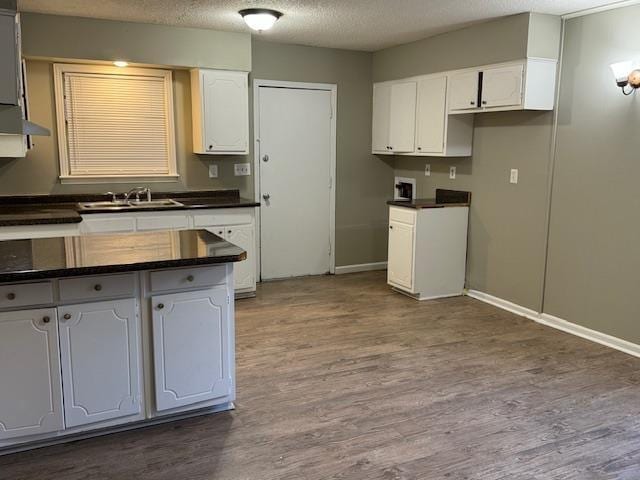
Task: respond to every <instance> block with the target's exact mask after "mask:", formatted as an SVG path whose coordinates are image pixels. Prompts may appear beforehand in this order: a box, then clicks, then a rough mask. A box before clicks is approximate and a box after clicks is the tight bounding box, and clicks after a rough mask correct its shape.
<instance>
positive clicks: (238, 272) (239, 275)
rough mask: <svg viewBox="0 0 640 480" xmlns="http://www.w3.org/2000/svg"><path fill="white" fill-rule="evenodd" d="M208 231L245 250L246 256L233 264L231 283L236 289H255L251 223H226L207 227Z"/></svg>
mask: <svg viewBox="0 0 640 480" xmlns="http://www.w3.org/2000/svg"><path fill="white" fill-rule="evenodd" d="M209 231H211V232H212V233H215V234H216V235H218V236H219V237H222V238H224V239H225V240H227V241H228V242H230V243H233V244H234V245H236V246H238V247H240V248H242V249H243V250H244V251H245V252H247V258H246V259H245V260H242V261H241V262H236V263H234V264H233V285H234V287H235V289H236V290H255V288H256V257H255V244H256V239H255V235H254V233H255V228H254V226H253V225H228V226H220V227H214V228H209Z"/></svg>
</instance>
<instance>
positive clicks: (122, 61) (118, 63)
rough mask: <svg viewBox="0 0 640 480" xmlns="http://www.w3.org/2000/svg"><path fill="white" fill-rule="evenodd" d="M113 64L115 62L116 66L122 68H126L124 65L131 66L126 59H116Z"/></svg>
mask: <svg viewBox="0 0 640 480" xmlns="http://www.w3.org/2000/svg"><path fill="white" fill-rule="evenodd" d="M113 64H114V65H115V66H116V67H120V68H124V67H127V66H129V63H128V62H125V61H124V60H116V61H115V62H113Z"/></svg>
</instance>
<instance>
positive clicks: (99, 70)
mask: <svg viewBox="0 0 640 480" xmlns="http://www.w3.org/2000/svg"><path fill="white" fill-rule="evenodd" d="M56 67H61V68H60V69H61V70H62V71H61V72H60V76H61V78H60V80H59V82H60V83H61V85H60V87H62V91H63V92H64V95H63V102H62V103H63V105H60V102H58V105H59V106H61V107H62V109H63V112H64V125H62V127H63V129H64V132H65V135H64V137H62V136H61V137H60V141H61V143H64V145H61V175H62V176H63V177H97V178H99V177H140V176H149V177H155V176H169V175H175V174H176V166H175V146H174V142H175V140H174V133H173V102H172V98H171V97H172V93H171V92H172V88H171V72H168V71H163V70H152V69H118V70H114V69H113V68H112V67H100V66H93V65H84V66H83V65H75V66H74V65H56ZM79 67H80V68H79ZM119 70H122V73H121V72H120V71H119ZM63 149H64V150H65V151H63Z"/></svg>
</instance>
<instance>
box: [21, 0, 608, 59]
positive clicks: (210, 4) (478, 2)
mask: <svg viewBox="0 0 640 480" xmlns="http://www.w3.org/2000/svg"><path fill="white" fill-rule="evenodd" d="M618 1H619V0H298V1H295V0H245V1H242V0H19V1H18V8H19V10H21V11H26V12H40V13H52V14H58V15H73V16H80V17H94V18H104V19H110V20H127V21H132V22H144V23H160V24H166V25H179V26H186V27H200V28H213V29H217V30H227V31H238V32H246V31H248V27H246V25H244V22H243V21H242V19H241V18H240V16H239V15H238V14H237V11H238V10H240V9H242V8H247V7H268V8H275V9H277V10H280V11H281V12H283V13H284V14H285V15H284V16H283V17H282V18H281V19H280V20H279V21H278V22H277V23H276V25H275V27H274V28H273V30H271V31H268V32H264V33H262V34H260V35H261V36H262V37H264V39H265V40H271V41H278V42H284V43H297V44H303V45H314V46H323V47H334V48H347V49H354V50H369V51H375V50H379V49H381V48H385V47H390V46H393V45H399V44H402V43H407V42H410V41H413V40H418V39H421V38H425V37H428V36H432V35H436V34H438V33H442V32H446V31H450V30H455V29H456V28H460V27H463V26H466V25H469V24H471V23H475V22H479V21H483V20H488V19H491V18H495V17H500V16H504V15H511V14H515V13H521V12H528V11H533V12H538V13H552V14H556V15H560V14H565V13H572V12H576V11H579V10H584V9H587V8H592V7H595V6H600V5H605V4H610V3H617V2H618Z"/></svg>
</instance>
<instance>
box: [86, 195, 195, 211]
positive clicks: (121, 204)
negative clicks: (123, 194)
mask: <svg viewBox="0 0 640 480" xmlns="http://www.w3.org/2000/svg"><path fill="white" fill-rule="evenodd" d="M183 206H184V205H183V204H182V203H180V202H176V201H175V200H172V199H170V198H166V199H161V200H115V201H103V202H82V203H78V207H79V208H80V210H112V211H119V210H130V209H134V208H136V209H137V208H158V207H183Z"/></svg>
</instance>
